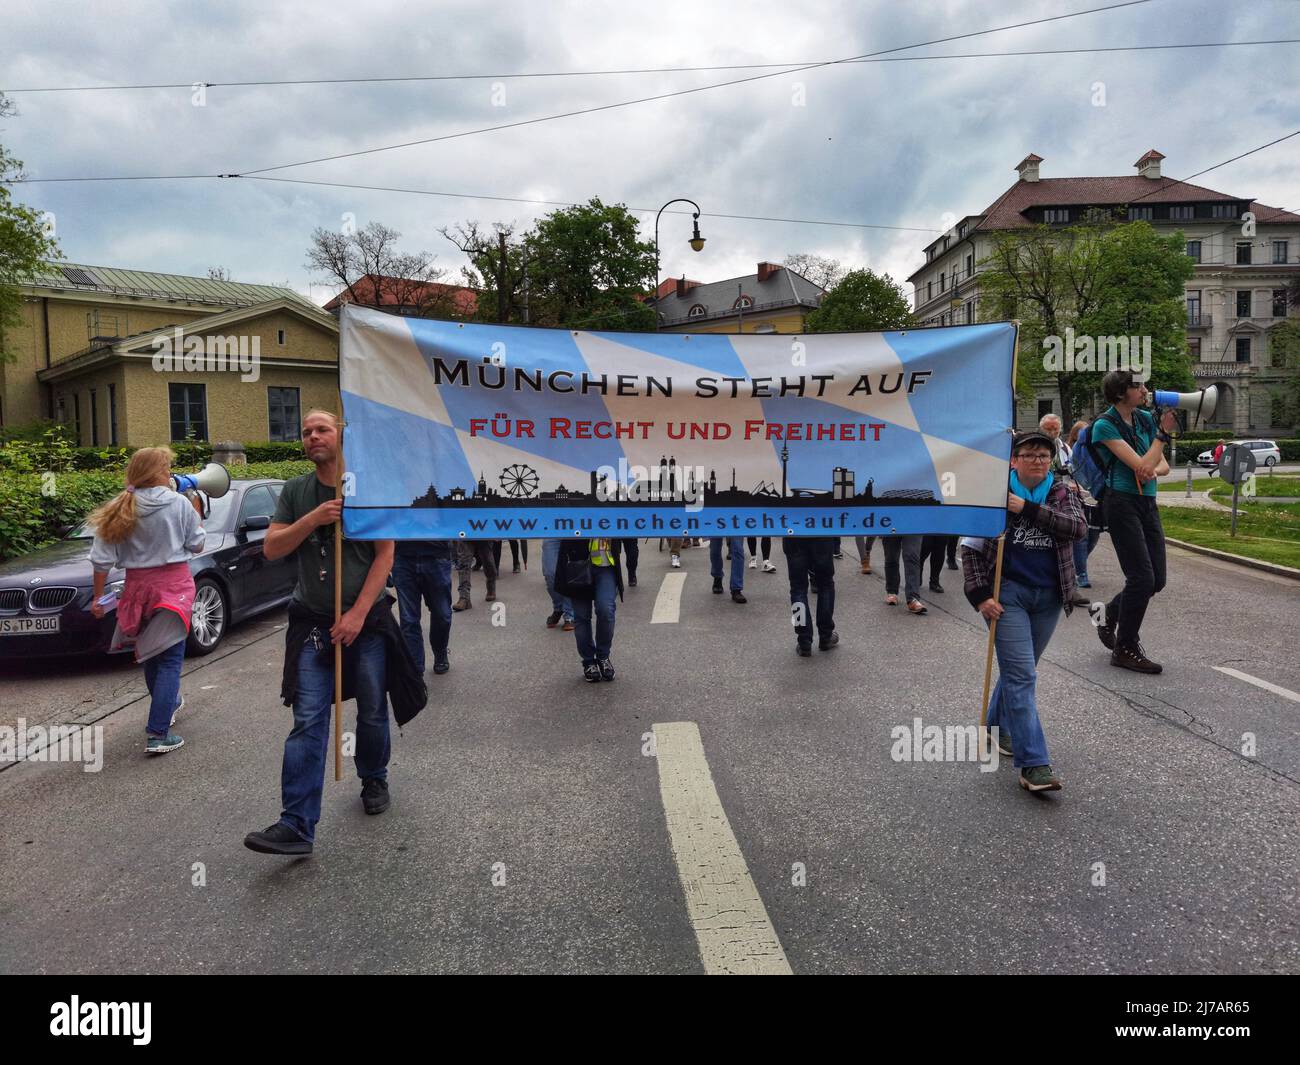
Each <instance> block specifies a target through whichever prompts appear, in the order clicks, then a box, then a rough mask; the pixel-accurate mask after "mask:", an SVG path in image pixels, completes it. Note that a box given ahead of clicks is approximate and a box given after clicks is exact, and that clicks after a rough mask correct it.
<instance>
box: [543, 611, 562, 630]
mask: <svg viewBox="0 0 1300 1065" xmlns="http://www.w3.org/2000/svg"><path fill="white" fill-rule="evenodd" d="M562 617H564V611H563V610H553V611H551V613H549V614H547V615H546V627H547V628H548V629H553V628H555V626H556V625H558V624H559V623H560V619H561V618H562Z"/></svg>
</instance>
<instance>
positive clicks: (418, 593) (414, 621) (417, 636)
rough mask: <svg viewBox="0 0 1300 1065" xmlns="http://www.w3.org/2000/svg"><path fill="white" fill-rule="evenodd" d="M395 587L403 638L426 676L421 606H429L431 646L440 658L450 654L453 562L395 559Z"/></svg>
mask: <svg viewBox="0 0 1300 1065" xmlns="http://www.w3.org/2000/svg"><path fill="white" fill-rule="evenodd" d="M393 587H394V588H396V589H397V614H398V617H400V618H401V621H402V636H403V637H404V638H405V640H406V646H407V647H409V648H410V649H411V657H412V658H414V659H415V664H416V665H417V666H418V667H419V669H420V672H421V673H423V672H424V639H423V633H422V631H421V629H420V603H421V602H424V603H425V604H427V605H428V607H429V646H430V647H431V648H432V649H433V654H434V657H435V658H436V657H437V656H438V655H439V654H446V652H447V644H448V642H449V641H450V640H451V559H449V558H434V557H433V556H432V555H414V556H410V555H407V556H403V555H401V554H399V555H397V557H396V558H394V559H393Z"/></svg>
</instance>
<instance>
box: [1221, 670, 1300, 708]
mask: <svg viewBox="0 0 1300 1065" xmlns="http://www.w3.org/2000/svg"><path fill="white" fill-rule="evenodd" d="M1214 668H1215V669H1217V670H1218V671H1219V672H1220V673H1226V674H1228V676H1230V677H1236V678H1237V679H1238V680H1244V681H1245V682H1246V683H1247V684H1253V685H1255V687H1256V688H1263V689H1264V690H1265V691H1266V692H1272V693H1273V694H1274V695H1280V696H1282V698H1283V699H1290V700H1291V701H1292V702H1293V703H1300V695H1297V694H1296V693H1295V692H1293V691H1291V689H1290V688H1281V687H1278V685H1276V684H1270V683H1269V682H1268V681H1266V680H1260V679H1259V678H1258V677H1252V676H1251V675H1250V674H1249V673H1243V672H1241V670H1239V669H1229V668H1228V667H1227V666H1215V667H1214Z"/></svg>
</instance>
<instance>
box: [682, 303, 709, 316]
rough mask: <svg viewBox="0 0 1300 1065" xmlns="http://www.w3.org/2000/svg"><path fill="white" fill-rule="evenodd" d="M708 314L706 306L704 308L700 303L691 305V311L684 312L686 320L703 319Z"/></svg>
mask: <svg viewBox="0 0 1300 1065" xmlns="http://www.w3.org/2000/svg"><path fill="white" fill-rule="evenodd" d="M708 313H709V309H708V308H707V307H706V306H704V304H702V303H695V304H692V305H691V309H690V310H689V311H687V312H686V317H687V318H703V317H704V316H705V315H706V314H708Z"/></svg>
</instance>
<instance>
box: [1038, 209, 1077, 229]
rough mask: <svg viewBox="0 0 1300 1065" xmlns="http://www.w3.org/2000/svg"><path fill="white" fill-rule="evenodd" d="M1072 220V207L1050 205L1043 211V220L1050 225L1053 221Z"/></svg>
mask: <svg viewBox="0 0 1300 1065" xmlns="http://www.w3.org/2000/svg"><path fill="white" fill-rule="evenodd" d="M1069 220H1070V209H1069V208H1068V207H1048V208H1045V209H1044V211H1043V221H1044V222H1046V223H1048V224H1049V225H1050V224H1051V223H1053V222H1068V221H1069Z"/></svg>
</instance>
